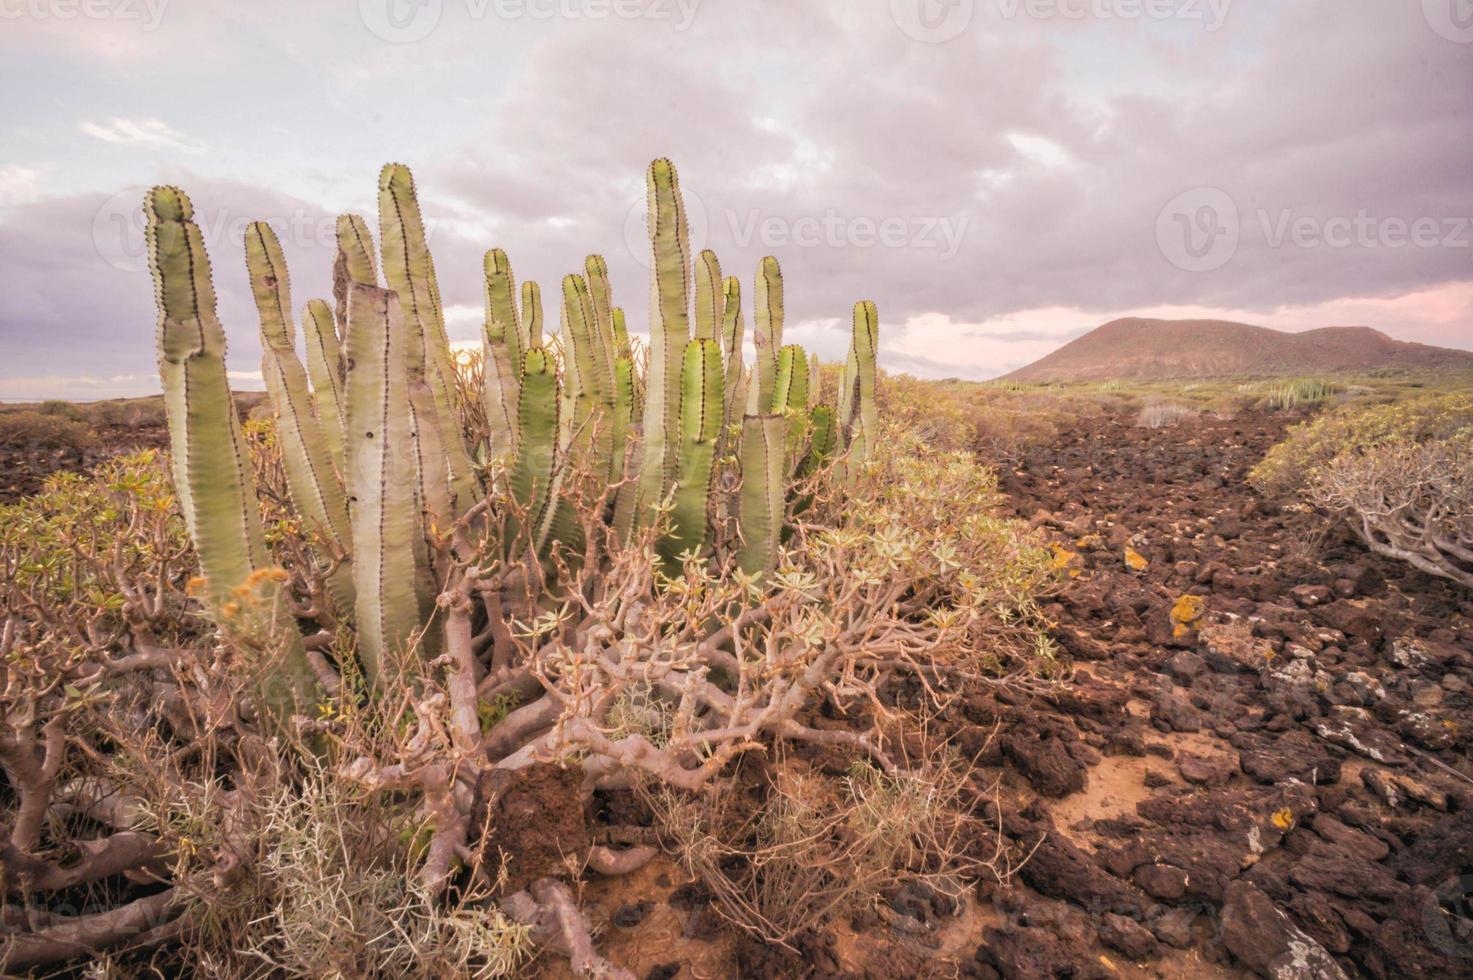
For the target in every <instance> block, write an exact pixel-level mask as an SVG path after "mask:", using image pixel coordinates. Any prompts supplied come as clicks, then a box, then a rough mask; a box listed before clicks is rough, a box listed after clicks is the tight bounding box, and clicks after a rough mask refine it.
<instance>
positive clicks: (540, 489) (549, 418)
mask: <svg viewBox="0 0 1473 980" xmlns="http://www.w3.org/2000/svg"><path fill="white" fill-rule="evenodd" d="M558 399H559V391H558V376H557V362H556V361H555V360H554V359H553V358H552V356H551V355H549V354H548V352H547V351H546V350H543V349H542V348H540V347H533V348H532V349H531V350H529V351H527V353H526V356H525V357H524V358H523V361H522V400H521V404H520V407H519V411H518V414H517V455H516V460H515V461H514V462H513V464H512V470H511V494H512V498H513V499H514V500H515V501H516V502H517V505H518V507H519V508H520V509H521V511H522V513H523V515H524V517H525V520H526V523H527V525H528V526H529V527H530V528H531V529H535V528H536V527H537V526H538V524H539V523H540V522H541V519H542V518H543V516H544V514H543V512H544V510H545V509H546V504H547V499H548V494H549V493H550V492H551V488H552V480H553V473H554V468H555V466H556V463H557V439H558ZM513 537H515V535H513ZM508 543H510V542H508Z"/></svg>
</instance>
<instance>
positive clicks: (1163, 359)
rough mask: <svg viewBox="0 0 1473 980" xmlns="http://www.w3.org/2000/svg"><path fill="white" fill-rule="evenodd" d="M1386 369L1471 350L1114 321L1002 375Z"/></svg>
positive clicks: (1357, 334)
mask: <svg viewBox="0 0 1473 980" xmlns="http://www.w3.org/2000/svg"><path fill="white" fill-rule="evenodd" d="M1384 368H1393V369H1395V368H1401V369H1414V370H1436V369H1440V368H1463V369H1473V352H1470V351H1461V350H1450V349H1448V348H1446V347H1431V346H1429V345H1427V344H1414V343H1410V342H1408V341H1404V340H1392V339H1391V338H1390V337H1388V336H1386V335H1385V334H1384V333H1382V332H1381V331H1379V330H1372V329H1371V328H1370V327H1321V328H1319V329H1318V330H1306V331H1304V332H1303V333H1284V332H1283V331H1281V330H1270V329H1269V328H1267V327H1255V326H1250V325H1249V324H1246V323H1232V322H1230V321H1227V320H1147V319H1142V318H1140V317H1126V318H1125V319H1122V320H1111V321H1110V322H1109V323H1106V324H1104V325H1102V326H1099V327H1096V328H1095V329H1093V330H1091V331H1090V332H1089V333H1087V334H1085V335H1084V336H1083V337H1079V338H1077V339H1076V340H1072V341H1070V342H1069V343H1067V344H1065V345H1064V346H1063V347H1060V348H1059V349H1058V350H1056V351H1054V352H1053V353H1052V354H1049V355H1047V356H1045V357H1041V358H1039V359H1038V360H1036V361H1034V362H1033V363H1032V364H1030V365H1028V366H1027V367H1024V368H1019V369H1018V370H1016V371H1014V372H1013V373H1012V374H1009V375H1007V376H1006V378H1007V380H1010V381H1024V382H1030V383H1039V382H1046V381H1100V380H1105V379H1115V378H1120V379H1124V380H1136V381H1156V380H1165V379H1175V378H1211V377H1225V376H1226V377H1231V376H1237V375H1308V374H1339V373H1355V372H1364V371H1370V370H1375V369H1384Z"/></svg>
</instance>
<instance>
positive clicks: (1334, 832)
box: [1311, 813, 1391, 861]
mask: <svg viewBox="0 0 1473 980" xmlns="http://www.w3.org/2000/svg"><path fill="white" fill-rule="evenodd" d="M1311 826H1312V827H1313V828H1314V832H1315V833H1317V834H1319V835H1320V836H1321V837H1323V838H1324V839H1325V840H1327V841H1330V842H1331V843H1334V844H1339V845H1340V846H1341V847H1343V848H1345V849H1346V850H1348V851H1350V852H1351V853H1352V854H1355V855H1356V856H1357V857H1359V858H1361V859H1362V860H1366V861H1381V860H1384V859H1385V857H1386V855H1388V854H1390V853H1391V848H1390V847H1389V846H1387V844H1386V842H1385V841H1384V840H1382V839H1381V838H1379V837H1372V836H1371V835H1370V834H1368V833H1366V832H1365V831H1364V830H1356V829H1355V828H1354V827H1347V826H1345V824H1343V823H1341V822H1340V821H1339V820H1337V819H1336V818H1335V817H1334V816H1332V815H1331V814H1328V813H1320V814H1316V815H1315V818H1314V821H1313V823H1312V824H1311Z"/></svg>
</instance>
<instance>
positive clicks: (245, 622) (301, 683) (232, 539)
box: [144, 187, 316, 723]
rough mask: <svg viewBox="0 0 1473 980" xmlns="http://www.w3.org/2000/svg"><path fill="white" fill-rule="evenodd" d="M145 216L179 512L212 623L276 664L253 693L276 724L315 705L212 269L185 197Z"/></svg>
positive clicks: (168, 198)
mask: <svg viewBox="0 0 1473 980" xmlns="http://www.w3.org/2000/svg"><path fill="white" fill-rule="evenodd" d="M144 213H145V215H146V217H147V228H146V237H147V241H148V251H149V259H150V265H151V266H152V269H153V276H154V294H155V298H156V300H157V302H158V308H159V326H158V351H159V373H160V376H161V379H162V381H163V385H164V405H165V410H166V412H167V414H168V418H169V432H170V441H171V445H172V448H173V454H174V455H173V466H174V477H175V486H176V489H177V492H178V494H179V502H180V506H181V508H182V509H183V511H184V515H185V520H186V523H187V525H188V528H189V533H190V536H191V538H193V540H194V544H195V549H196V550H197V551H198V552H199V558H200V566H201V568H202V569H203V571H204V575H205V579H206V586H205V588H206V593H207V597H208V601H209V604H210V606H211V608H212V609H213V611H214V614H215V616H216V617H217V618H218V619H219V620H220V621H221V622H222V624H226V625H228V626H229V627H231V628H232V629H237V630H239V631H241V632H243V633H246V634H250V635H254V636H255V637H256V638H257V639H258V640H259V641H261V642H262V643H263V645H264V646H265V647H266V648H267V650H268V653H269V654H270V655H272V656H273V657H276V658H279V660H278V662H277V663H275V664H272V665H269V666H266V667H265V668H264V669H262V670H261V671H260V672H259V673H258V676H257V678H256V684H257V701H258V707H259V708H260V710H261V711H262V712H263V714H265V715H269V716H271V717H273V718H275V719H276V720H277V722H278V723H280V722H283V721H284V720H285V717H286V715H287V714H289V713H290V712H291V711H294V710H298V709H302V708H306V707H307V706H309V705H311V704H312V703H313V701H314V699H315V693H316V683H315V681H314V679H313V675H312V673H311V669H310V667H309V666H308V664H307V659H306V652H305V650H304V648H303V646H302V639H301V635H300V634H299V633H298V632H297V627H296V622H295V620H294V619H292V618H291V616H290V615H289V614H286V613H284V612H283V611H282V610H281V608H280V607H281V605H282V603H283V600H284V596H283V595H282V589H281V584H280V581H279V579H278V577H276V576H273V575H270V574H267V573H268V572H269V569H270V566H271V556H270V553H269V552H268V551H267V549H266V540H265V537H264V535H263V534H262V531H261V519H260V513H259V511H258V509H257V503H256V488H255V477H254V475H253V474H252V472H251V466H250V459H249V457H248V455H247V453H246V451H245V442H244V436H243V434H242V432H241V428H240V420H239V418H238V416H237V415H236V411H235V403H234V401H233V399H232V397H231V394H230V384H229V382H228V380H227V377H226V371H225V331H224V328H223V327H221V325H220V320H219V318H218V316H217V314H216V311H215V289H214V285H213V284H212V282H211V278H210V259H209V256H208V255H207V254H206V253H205V247H204V239H203V237H202V236H201V234H200V230H199V226H198V225H196V224H195V223H194V208H193V206H192V205H191V204H190V201H189V198H188V197H187V196H186V195H185V194H184V192H183V191H181V190H179V189H178V188H175V187H156V188H154V189H153V190H152V191H150V192H149V193H148V196H147V198H146V200H145V203H144ZM281 578H284V576H281Z"/></svg>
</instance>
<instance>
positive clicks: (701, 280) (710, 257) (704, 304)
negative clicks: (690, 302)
mask: <svg viewBox="0 0 1473 980" xmlns="http://www.w3.org/2000/svg"><path fill="white" fill-rule="evenodd" d="M725 288H726V286H725V283H724V282H723V281H722V279H721V263H720V262H719V261H717V258H716V253H715V252H713V251H711V250H710V249H709V248H708V249H704V250H702V252H701V254H700V255H699V256H698V257H697V258H696V331H695V338H696V339H697V340H716V339H717V331H718V330H720V329H721V327H722V326H723V309H722V307H723V304H724V302H725V300H726V294H725Z"/></svg>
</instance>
